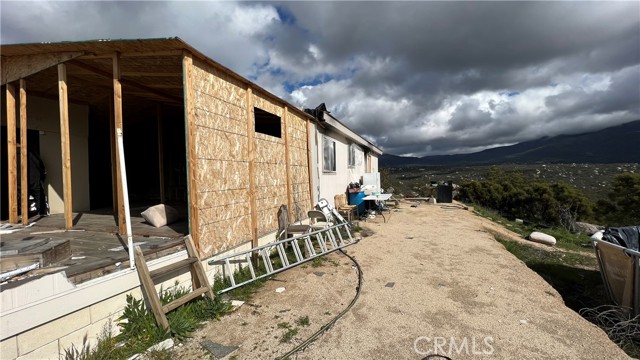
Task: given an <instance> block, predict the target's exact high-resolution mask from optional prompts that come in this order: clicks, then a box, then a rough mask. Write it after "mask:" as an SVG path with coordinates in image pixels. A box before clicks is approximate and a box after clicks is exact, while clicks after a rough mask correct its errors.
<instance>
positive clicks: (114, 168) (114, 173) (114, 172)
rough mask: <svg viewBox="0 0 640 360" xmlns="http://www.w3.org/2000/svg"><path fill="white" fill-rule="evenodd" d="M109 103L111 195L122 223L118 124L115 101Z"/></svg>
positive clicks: (115, 213) (117, 219) (116, 213)
mask: <svg viewBox="0 0 640 360" xmlns="http://www.w3.org/2000/svg"><path fill="white" fill-rule="evenodd" d="M108 103H109V145H110V146H111V154H110V155H111V195H112V198H113V199H112V204H113V214H114V215H115V217H116V221H118V224H120V222H119V217H118V215H119V214H118V204H121V202H120V198H119V195H120V192H119V191H118V187H119V186H120V184H119V183H118V179H119V178H120V177H119V176H118V172H119V171H120V169H119V167H118V166H119V164H118V162H117V161H116V160H117V159H116V124H115V115H114V110H113V103H114V102H113V101H112V100H110V101H108ZM118 227H119V225H118Z"/></svg>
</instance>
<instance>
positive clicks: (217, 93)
mask: <svg viewBox="0 0 640 360" xmlns="http://www.w3.org/2000/svg"><path fill="white" fill-rule="evenodd" d="M193 81H194V82H193V85H194V89H195V90H196V91H199V92H201V93H205V94H209V95H211V96H214V97H216V98H217V99H220V100H222V101H224V102H227V103H229V104H233V105H236V106H238V107H240V108H243V109H246V107H247V105H246V100H247V97H246V89H245V86H244V84H242V83H240V82H239V81H237V80H235V79H233V78H231V77H230V76H228V75H227V74H225V73H223V72H221V71H218V70H217V69H215V68H213V67H211V66H209V65H207V64H205V63H203V62H202V61H199V60H196V59H194V60H193ZM196 97H197V96H196ZM203 101H206V100H203Z"/></svg>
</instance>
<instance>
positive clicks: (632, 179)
mask: <svg viewBox="0 0 640 360" xmlns="http://www.w3.org/2000/svg"><path fill="white" fill-rule="evenodd" d="M608 197H609V200H610V201H606V200H602V201H599V202H598V207H597V212H598V214H599V217H600V219H601V220H603V221H605V222H606V223H607V225H608V226H632V225H640V174H635V173H622V174H620V175H618V176H616V177H615V179H614V180H613V182H612V184H611V192H609V194H608Z"/></svg>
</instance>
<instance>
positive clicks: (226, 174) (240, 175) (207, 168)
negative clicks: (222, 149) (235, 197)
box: [197, 159, 249, 193]
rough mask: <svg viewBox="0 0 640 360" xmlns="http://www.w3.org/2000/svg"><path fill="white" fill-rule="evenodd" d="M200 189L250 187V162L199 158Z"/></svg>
mask: <svg viewBox="0 0 640 360" xmlns="http://www.w3.org/2000/svg"><path fill="white" fill-rule="evenodd" d="M197 165H198V179H197V180H198V191H200V192H201V193H202V192H208V191H212V190H229V189H235V190H237V189H248V181H247V179H248V176H249V163H248V162H245V161H240V162H237V161H222V160H209V159H198V164H197Z"/></svg>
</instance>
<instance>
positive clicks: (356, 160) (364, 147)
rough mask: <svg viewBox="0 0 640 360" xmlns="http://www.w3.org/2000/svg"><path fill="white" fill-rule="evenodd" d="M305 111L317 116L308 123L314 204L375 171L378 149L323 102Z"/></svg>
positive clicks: (339, 192)
mask: <svg viewBox="0 0 640 360" xmlns="http://www.w3.org/2000/svg"><path fill="white" fill-rule="evenodd" d="M305 111H307V113H309V114H312V115H313V116H314V117H315V118H316V119H317V122H316V123H313V124H312V125H311V138H312V139H311V143H312V144H311V148H312V161H311V163H312V164H313V168H312V172H311V174H312V186H313V201H314V202H315V203H317V202H318V200H319V199H322V198H325V199H327V200H328V201H330V202H333V199H334V197H335V196H336V195H338V194H344V193H346V192H347V187H348V186H349V184H350V183H354V182H360V183H362V182H363V181H364V180H365V179H366V178H367V177H368V176H369V175H371V176H373V177H375V175H376V174H378V158H379V157H380V155H382V150H380V149H379V148H378V147H377V146H376V145H374V144H373V143H371V142H370V141H368V140H367V139H365V138H363V137H362V136H360V135H358V134H357V133H355V132H354V131H352V130H351V129H349V128H348V127H347V126H346V125H344V124H343V123H342V122H340V121H339V120H338V119H336V118H335V117H334V116H332V115H331V113H330V112H329V111H327V108H326V107H325V105H324V104H321V105H320V106H318V107H317V108H315V109H306V110H305ZM378 178H379V175H378Z"/></svg>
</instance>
